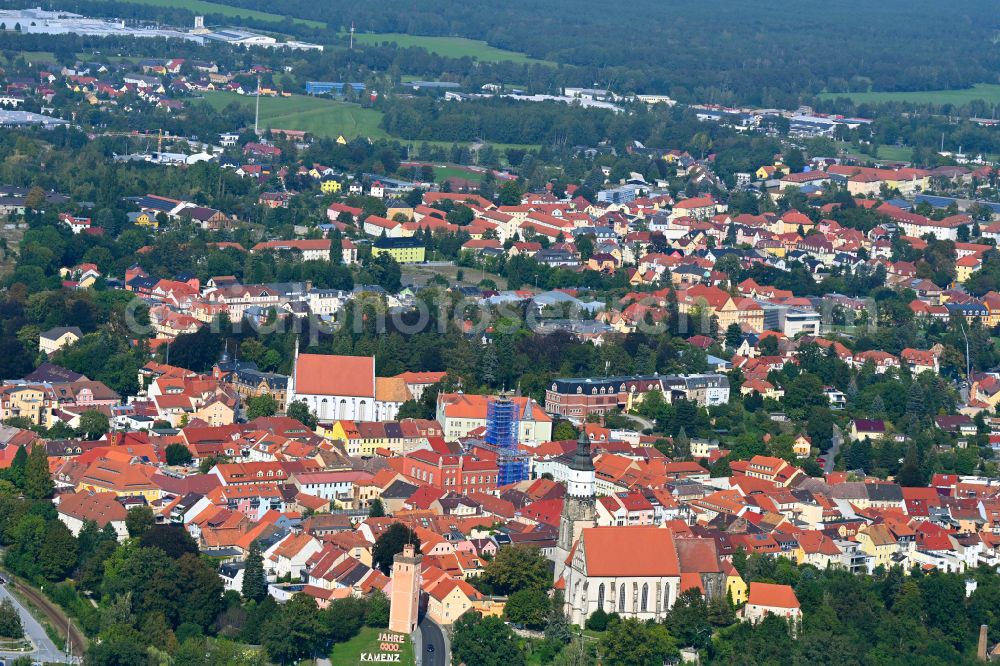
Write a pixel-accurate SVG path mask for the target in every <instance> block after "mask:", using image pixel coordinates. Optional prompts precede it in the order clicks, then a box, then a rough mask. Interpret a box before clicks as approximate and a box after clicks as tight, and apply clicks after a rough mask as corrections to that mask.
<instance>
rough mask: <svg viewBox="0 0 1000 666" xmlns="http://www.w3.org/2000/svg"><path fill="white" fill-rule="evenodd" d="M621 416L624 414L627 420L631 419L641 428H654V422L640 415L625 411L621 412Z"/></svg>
mask: <svg viewBox="0 0 1000 666" xmlns="http://www.w3.org/2000/svg"><path fill="white" fill-rule="evenodd" d="M622 416H624V417H625V418H627V419H628V420H629V421H633V422H635V423H638V424H639V425H640V426H642V429H643V430H654V429H655V428H656V424H655V423H653V422H652V421H650V420H649V419H645V418H643V417H641V416H636V415H635V414H627V413H624V412H623V413H622Z"/></svg>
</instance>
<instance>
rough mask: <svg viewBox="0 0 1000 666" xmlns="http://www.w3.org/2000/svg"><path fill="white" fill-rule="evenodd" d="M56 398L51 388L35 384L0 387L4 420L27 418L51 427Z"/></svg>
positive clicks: (1, 410)
mask: <svg viewBox="0 0 1000 666" xmlns="http://www.w3.org/2000/svg"><path fill="white" fill-rule="evenodd" d="M55 407H56V398H55V396H54V395H53V394H52V393H51V389H48V388H46V387H44V386H40V385H34V384H24V385H19V386H4V387H0V415H2V416H3V418H2V420H4V421H6V420H7V419H16V418H25V419H28V420H29V421H31V423H33V424H34V425H38V426H43V427H45V428H51V427H52V425H53V422H54V420H55V417H54V415H53V411H54V410H55Z"/></svg>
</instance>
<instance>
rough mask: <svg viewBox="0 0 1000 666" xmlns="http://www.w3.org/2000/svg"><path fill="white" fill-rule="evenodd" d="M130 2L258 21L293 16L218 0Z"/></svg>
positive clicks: (304, 21)
mask: <svg viewBox="0 0 1000 666" xmlns="http://www.w3.org/2000/svg"><path fill="white" fill-rule="evenodd" d="M129 2H135V3H137V4H140V5H152V6H154V7H168V8H170V9H188V10H190V11H192V12H194V13H196V14H221V15H222V16H228V17H232V18H240V17H245V18H250V19H255V20H257V21H270V22H272V23H282V22H284V21H285V19H287V18H291V17H288V16H285V15H283V14H271V13H268V12H259V11H256V10H253V9H244V8H242V7H231V6H229V5H222V4H219V3H217V2H208V1H207V0H129ZM292 21H294V22H295V23H301V24H303V25H308V26H310V27H313V28H323V27H326V24H325V23H323V22H322V21H310V20H308V19H298V18H292Z"/></svg>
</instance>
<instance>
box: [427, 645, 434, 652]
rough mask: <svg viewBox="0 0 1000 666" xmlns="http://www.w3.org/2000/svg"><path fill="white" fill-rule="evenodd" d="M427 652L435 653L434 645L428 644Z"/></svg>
mask: <svg viewBox="0 0 1000 666" xmlns="http://www.w3.org/2000/svg"><path fill="white" fill-rule="evenodd" d="M427 651H428V652H434V643H428V644H427Z"/></svg>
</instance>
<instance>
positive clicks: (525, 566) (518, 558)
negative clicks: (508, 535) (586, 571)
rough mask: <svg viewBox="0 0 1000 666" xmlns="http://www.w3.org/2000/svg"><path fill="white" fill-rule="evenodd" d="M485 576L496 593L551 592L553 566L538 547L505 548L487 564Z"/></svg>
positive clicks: (484, 578)
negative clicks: (549, 590)
mask: <svg viewBox="0 0 1000 666" xmlns="http://www.w3.org/2000/svg"><path fill="white" fill-rule="evenodd" d="M482 576H483V581H484V582H485V583H486V584H487V585H488V586H489V587H490V589H491V590H492V591H493V593H494V594H507V595H510V594H513V593H515V592H518V591H520V590H547V589H548V588H549V587H550V585H551V583H552V565H551V563H550V562H549V561H548V560H547V559H545V556H544V555H542V553H541V551H540V550H539V549H537V548H532V547H530V546H505V547H504V548H501V549H500V550H499V551H497V554H496V557H494V558H493V559H492V560H491V561H490V562H489V563H487V565H486V568H485V569H484V570H483V574H482Z"/></svg>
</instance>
